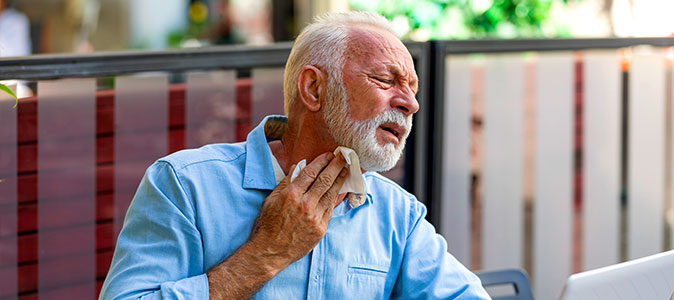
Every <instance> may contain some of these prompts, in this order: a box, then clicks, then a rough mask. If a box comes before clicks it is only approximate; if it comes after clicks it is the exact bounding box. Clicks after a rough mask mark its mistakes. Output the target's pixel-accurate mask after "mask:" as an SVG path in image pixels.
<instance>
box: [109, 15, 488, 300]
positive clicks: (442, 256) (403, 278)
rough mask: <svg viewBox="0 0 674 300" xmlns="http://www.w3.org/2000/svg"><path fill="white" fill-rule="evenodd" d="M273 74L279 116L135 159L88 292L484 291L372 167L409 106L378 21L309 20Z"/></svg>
mask: <svg viewBox="0 0 674 300" xmlns="http://www.w3.org/2000/svg"><path fill="white" fill-rule="evenodd" d="M284 83H285V86H284V92H285V111H286V114H287V115H288V118H287V119H286V118H285V117H282V116H268V117H267V118H265V119H264V120H263V121H262V123H261V124H260V125H259V126H258V127H257V128H255V129H254V130H253V131H252V132H251V133H250V134H249V135H248V138H247V140H246V142H245V143H238V144H215V145H209V146H205V147H202V148H200V149H196V150H187V151H181V152H178V153H175V154H172V155H169V156H168V157H165V158H162V159H160V160H158V161H157V162H156V163H155V164H154V165H152V166H151V167H150V168H149V169H148V171H147V173H146V174H145V177H144V178H143V180H142V182H141V184H140V187H139V188H138V191H137V193H136V196H135V197H134V200H133V202H132V204H131V206H130V207H129V211H128V213H127V216H126V220H125V224H124V228H123V229H122V231H121V233H120V236H119V240H118V242H117V249H116V250H115V255H114V258H113V261H112V265H111V267H110V273H109V274H108V277H107V278H106V281H105V284H104V285H103V290H102V292H101V299H129V298H133V299H135V298H139V297H141V298H142V297H146V298H147V299H160V298H169V299H174V298H175V299H206V298H211V299H247V298H251V297H254V298H258V299H305V298H306V299H381V298H401V299H459V298H460V299H488V298H489V296H488V295H487V294H486V292H485V291H484V289H482V286H481V284H480V281H479V279H478V278H477V277H476V276H475V275H473V274H472V273H471V272H470V271H468V270H467V269H466V268H465V267H464V266H462V265H461V264H460V263H459V262H457V261H456V259H454V257H452V256H451V255H450V254H449V253H447V252H446V250H447V249H446V243H445V241H444V239H443V238H442V237H440V236H439V235H437V234H436V233H435V230H434V228H433V226H432V225H430V224H429V223H428V222H427V221H426V220H425V219H424V216H425V213H426V210H425V207H424V206H423V204H421V203H419V202H418V201H417V200H416V199H415V198H414V196H412V195H411V194H409V193H407V192H406V191H405V190H403V189H402V188H400V187H399V186H397V185H396V184H395V183H393V182H392V181H390V180H388V179H386V178H384V177H382V176H381V175H379V174H377V173H375V172H374V171H383V170H388V169H390V168H392V167H393V166H394V165H395V163H396V162H397V161H398V159H399V158H400V155H401V153H402V151H403V148H404V145H405V139H406V137H407V135H408V133H409V132H410V129H411V121H412V115H413V114H414V113H415V112H416V111H417V110H418V108H419V106H418V103H417V101H416V99H415V93H416V92H417V77H416V74H415V71H414V65H413V63H412V59H411V57H410V54H409V53H408V51H407V49H406V48H405V46H404V45H403V44H402V43H401V42H400V40H398V38H396V36H395V35H393V34H392V32H391V30H390V27H389V23H388V22H387V21H386V20H385V19H384V18H383V17H381V16H378V15H374V14H370V13H363V12H355V13H344V14H331V15H327V16H325V17H324V18H321V19H318V20H317V21H316V22H315V23H314V24H311V25H309V26H308V27H307V28H306V29H305V30H304V31H303V32H302V34H300V36H299V37H298V38H297V40H296V41H295V45H294V47H293V49H292V52H291V54H290V57H289V59H288V62H287V65H286V71H285V78H284ZM338 146H344V147H348V148H350V149H353V150H351V151H349V149H345V148H340V149H341V150H343V151H341V152H339V151H335V149H336V148H337V147H338ZM353 151H355V152H353ZM333 152H334V153H335V154H333ZM356 154H357V155H356ZM306 161H309V162H310V163H309V164H307V165H306V166H304V164H305V162H306ZM347 162H348V163H347ZM358 164H360V165H359V167H358ZM347 168H348V169H347ZM361 170H363V171H366V172H365V173H364V174H363V173H362V172H361ZM286 174H287V175H288V176H286ZM291 174H292V175H291ZM345 181H347V182H349V184H348V185H350V187H349V188H350V189H347V190H346V191H347V192H348V193H344V192H345V190H342V189H343V188H344V187H345V186H346V185H344V182H345ZM144 299H145V298H144Z"/></svg>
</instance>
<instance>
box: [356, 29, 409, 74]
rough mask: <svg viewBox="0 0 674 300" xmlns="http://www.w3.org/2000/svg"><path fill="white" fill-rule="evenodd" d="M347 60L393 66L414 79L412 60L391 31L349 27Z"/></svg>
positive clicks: (364, 63)
mask: <svg viewBox="0 0 674 300" xmlns="http://www.w3.org/2000/svg"><path fill="white" fill-rule="evenodd" d="M344 55H345V59H346V60H347V61H352V62H355V63H358V64H361V65H368V64H375V65H373V67H377V66H379V67H384V66H394V67H397V68H399V69H400V70H401V71H402V72H403V73H404V74H405V75H406V76H410V75H411V76H412V77H413V78H415V79H416V77H417V76H416V71H415V70H414V61H412V56H411V55H410V53H409V51H408V50H407V48H406V47H405V45H403V43H402V42H401V41H400V40H399V39H398V38H397V37H396V36H395V35H393V34H392V33H390V32H388V31H386V30H384V29H382V28H378V27H375V26H371V25H362V26H359V27H351V28H349V42H348V44H347V47H346V51H345V53H344Z"/></svg>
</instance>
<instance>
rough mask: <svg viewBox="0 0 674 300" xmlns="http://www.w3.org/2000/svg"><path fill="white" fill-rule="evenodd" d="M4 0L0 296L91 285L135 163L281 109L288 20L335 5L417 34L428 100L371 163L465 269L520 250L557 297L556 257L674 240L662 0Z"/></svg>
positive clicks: (75, 290) (574, 265) (626, 252)
mask: <svg viewBox="0 0 674 300" xmlns="http://www.w3.org/2000/svg"><path fill="white" fill-rule="evenodd" d="M0 9H1V10H0V56H2V58H0V84H5V85H7V86H8V87H9V88H10V89H11V90H13V91H14V92H16V94H17V95H18V99H14V98H12V97H11V96H10V95H9V94H7V93H4V92H1V91H0V300H6V299H35V298H37V297H39V298H44V299H61V298H63V299H72V298H77V299H93V298H96V297H97V295H98V292H99V291H100V288H101V285H102V282H103V280H104V279H105V276H106V274H107V270H108V268H109V265H110V261H111V258H112V253H113V251H114V247H115V243H116V237H117V234H118V232H119V230H120V228H121V226H122V223H123V218H124V215H125V212H126V209H127V207H128V205H129V202H130V201H131V199H132V197H133V194H134V192H135V189H136V187H137V186H138V182H139V181H140V179H141V177H142V176H143V173H144V170H145V169H146V168H147V166H149V165H150V164H151V163H152V162H153V161H155V160H156V159H157V158H159V157H162V156H164V155H167V154H169V153H173V152H175V151H179V150H181V149H184V148H195V147H200V146H202V145H204V144H208V143H223V142H240V141H244V140H245V139H246V136H247V134H248V132H250V130H251V129H252V128H253V127H254V126H256V125H257V124H258V122H259V121H260V120H261V119H262V118H263V117H264V116H265V115H269V114H282V113H283V105H282V102H283V88H282V79H283V78H282V77H283V67H284V65H285V61H286V59H287V57H288V54H289V52H290V48H291V46H292V43H291V41H292V40H293V39H294V38H295V36H297V34H298V33H299V32H300V31H301V29H302V28H303V26H305V25H306V24H308V23H309V22H311V20H312V18H313V17H314V16H317V15H320V14H323V13H326V12H339V11H348V10H368V11H373V12H377V13H379V14H381V15H383V16H385V17H386V18H388V19H389V20H391V22H392V24H393V27H394V30H395V31H396V32H397V33H398V34H399V35H400V36H401V37H402V38H403V40H404V41H405V45H406V46H407V47H408V49H409V51H410V53H411V55H412V58H413V60H414V63H415V68H416V71H417V73H418V76H419V78H420V91H419V93H418V94H417V99H418V101H419V103H420V107H421V108H420V111H419V112H418V113H417V114H416V115H415V119H414V130H413V132H412V134H411V135H410V139H409V140H408V144H407V145H408V146H407V148H406V151H405V155H404V157H403V159H402V160H401V161H400V162H399V163H398V165H397V166H396V167H395V168H394V169H393V170H391V171H389V172H386V173H385V174H384V175H385V176H387V177H389V178H391V179H392V180H394V181H396V182H397V183H398V184H400V185H401V186H403V187H404V188H405V189H407V190H408V191H410V192H412V193H414V194H415V196H416V197H417V198H418V199H419V200H420V201H422V202H424V203H425V205H426V206H427V207H428V212H429V213H428V215H427V219H428V220H429V221H430V222H431V223H432V224H433V225H434V226H435V227H436V229H437V231H438V232H439V233H440V234H442V235H443V236H444V237H445V238H446V240H447V241H448V248H449V251H450V252H451V253H452V254H453V255H454V256H455V257H456V258H457V259H458V260H459V261H461V262H462V263H463V264H465V265H466V266H467V267H469V268H470V269H471V270H474V271H478V270H494V269H502V268H521V269H524V270H526V271H527V272H528V273H529V275H530V276H531V282H532V287H533V289H534V293H535V295H536V298H537V299H554V298H557V296H558V295H559V294H560V292H561V290H562V288H563V286H564V282H565V280H566V278H567V276H569V275H570V274H573V273H577V272H581V271H586V270H591V269H595V268H598V267H603V266H608V265H611V264H615V263H619V262H622V261H627V260H631V259H635V258H640V257H644V256H647V255H652V254H655V253H659V252H663V251H667V250H670V249H673V248H674V117H673V116H674V92H673V91H674V71H673V68H672V65H673V61H674V51H673V50H672V48H671V47H672V46H674V38H672V37H671V36H672V34H674V18H672V17H671V12H672V11H674V1H660V0H473V1H469V0H416V1H413V0H399V1H391V0H275V1H271V0H229V1H226V0H210V1H206V0H204V1H199V0H135V1H132V0H0ZM497 292H498V291H497ZM509 292H510V293H512V292H513V291H512V290H511V291H505V294H507V293H509ZM667 296H669V295H667ZM663 299H664V298H663Z"/></svg>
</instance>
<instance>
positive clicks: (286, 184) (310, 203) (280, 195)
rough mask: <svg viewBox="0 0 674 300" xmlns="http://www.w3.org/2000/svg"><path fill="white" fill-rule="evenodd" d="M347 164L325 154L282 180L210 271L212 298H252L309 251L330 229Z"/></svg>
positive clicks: (208, 273)
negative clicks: (244, 237) (244, 235)
mask: <svg viewBox="0 0 674 300" xmlns="http://www.w3.org/2000/svg"><path fill="white" fill-rule="evenodd" d="M344 163H345V160H344V158H342V157H341V155H340V156H338V157H334V155H332V153H326V154H323V155H320V156H318V157H317V158H316V159H314V161H312V162H311V163H310V164H309V165H307V167H306V168H304V170H302V172H300V175H299V176H298V177H297V178H296V179H295V180H294V181H293V182H292V183H291V182H290V176H286V178H285V179H283V181H281V183H279V185H278V186H277V187H276V189H274V191H273V192H272V193H271V194H270V195H269V197H267V199H265V201H264V203H263V205H262V209H261V210H260V215H259V216H258V218H257V220H256V221H255V225H254V226H253V232H252V233H251V235H250V238H249V239H248V241H247V242H246V243H244V244H243V245H242V246H241V247H240V248H239V249H237V250H236V251H235V252H234V254H232V255H231V256H230V257H228V258H227V259H225V260H224V261H223V262H222V263H220V264H219V265H217V266H216V267H214V268H212V269H211V270H209V271H208V272H207V275H208V287H209V297H210V299H225V298H227V299H249V298H251V297H252V296H253V295H255V293H256V292H257V291H258V290H259V289H260V288H261V287H262V286H263V285H264V284H265V283H266V282H267V281H269V280H270V279H271V278H272V277H274V276H275V275H276V274H277V273H278V272H280V271H282V270H283V269H285V268H286V267H287V266H289V265H290V264H292V263H293V262H295V261H297V260H299V259H300V258H302V257H304V256H305V255H307V254H308V253H309V252H311V250H312V249H313V248H314V247H315V246H316V245H317V244H318V242H320V241H321V239H323V236H324V235H325V232H326V231H327V229H328V223H329V222H330V217H331V216H332V209H333V208H334V206H335V201H336V199H337V195H338V191H339V189H340V188H341V187H342V184H344V180H345V178H346V174H347V171H346V169H344ZM292 169H294V168H292ZM292 169H291V171H290V174H292V172H293V170H292Z"/></svg>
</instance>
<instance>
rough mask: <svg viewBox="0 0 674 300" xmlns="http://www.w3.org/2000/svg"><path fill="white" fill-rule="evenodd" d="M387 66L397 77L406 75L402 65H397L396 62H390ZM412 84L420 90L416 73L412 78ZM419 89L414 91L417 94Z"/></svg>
mask: <svg viewBox="0 0 674 300" xmlns="http://www.w3.org/2000/svg"><path fill="white" fill-rule="evenodd" d="M386 68H387V69H388V71H389V72H391V73H392V74H393V75H395V76H397V77H405V75H406V74H405V72H404V71H403V70H402V69H401V68H400V66H398V65H395V64H389V65H386ZM409 83H410V86H413V88H416V89H417V90H418V88H419V79H418V78H417V76H416V74H412V79H411V80H410V82H409ZM416 92H417V91H414V93H415V94H416Z"/></svg>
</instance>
